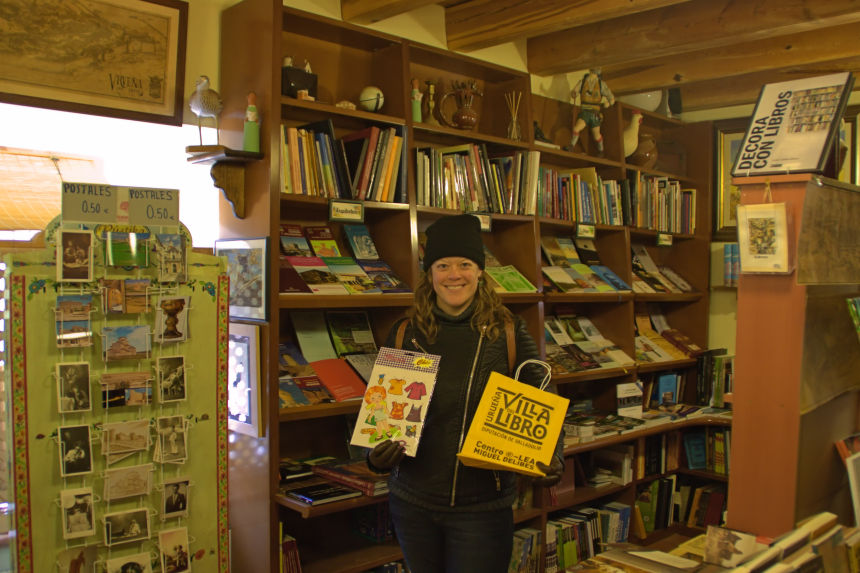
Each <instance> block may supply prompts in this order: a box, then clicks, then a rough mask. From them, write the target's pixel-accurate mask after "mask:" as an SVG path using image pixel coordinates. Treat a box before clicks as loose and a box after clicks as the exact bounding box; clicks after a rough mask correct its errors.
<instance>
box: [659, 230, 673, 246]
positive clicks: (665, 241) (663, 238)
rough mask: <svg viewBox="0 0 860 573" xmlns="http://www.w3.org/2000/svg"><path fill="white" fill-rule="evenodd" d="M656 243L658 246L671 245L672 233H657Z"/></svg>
mask: <svg viewBox="0 0 860 573" xmlns="http://www.w3.org/2000/svg"><path fill="white" fill-rule="evenodd" d="M657 245H658V246H660V247H671V246H672V235H669V234H666V233H657Z"/></svg>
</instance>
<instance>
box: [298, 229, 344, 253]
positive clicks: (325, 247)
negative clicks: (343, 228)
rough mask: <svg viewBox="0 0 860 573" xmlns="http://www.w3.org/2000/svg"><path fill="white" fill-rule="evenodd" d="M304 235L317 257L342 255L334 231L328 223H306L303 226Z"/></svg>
mask: <svg viewBox="0 0 860 573" xmlns="http://www.w3.org/2000/svg"><path fill="white" fill-rule="evenodd" d="M304 233H305V237H306V238H307V240H308V243H309V244H310V246H311V249H313V251H314V256H317V257H340V256H343V255H342V253H341V252H340V248H339V247H338V246H337V241H336V240H335V238H334V233H332V231H331V227H329V226H328V225H308V226H306V227H304Z"/></svg>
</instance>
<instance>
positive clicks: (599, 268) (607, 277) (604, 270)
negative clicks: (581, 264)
mask: <svg viewBox="0 0 860 573" xmlns="http://www.w3.org/2000/svg"><path fill="white" fill-rule="evenodd" d="M591 270H593V271H594V273H595V274H596V275H597V276H599V277H600V278H602V279H603V280H604V281H606V283H607V284H608V285H609V286H611V287H612V288H614V289H615V290H633V289H631V288H630V285H628V284H627V283H626V282H624V281H623V280H621V277H619V276H618V275H616V274H615V273H614V272H613V271H612V269H610V268H609V267H607V266H606V265H591Z"/></svg>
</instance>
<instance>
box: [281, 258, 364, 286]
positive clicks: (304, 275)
mask: <svg viewBox="0 0 860 573" xmlns="http://www.w3.org/2000/svg"><path fill="white" fill-rule="evenodd" d="M286 259H287V262H288V263H289V264H290V265H292V267H293V268H294V269H295V270H296V272H297V273H298V274H299V277H301V279H302V280H303V281H304V282H305V284H306V285H308V286H309V287H310V289H311V291H312V292H314V293H320V294H349V291H348V290H346V287H345V286H344V285H343V284H341V282H340V280H338V278H337V275H336V274H334V273H333V272H332V271H331V269H329V268H328V266H327V265H326V264H325V263H324V262H323V260H322V259H321V258H319V257H286Z"/></svg>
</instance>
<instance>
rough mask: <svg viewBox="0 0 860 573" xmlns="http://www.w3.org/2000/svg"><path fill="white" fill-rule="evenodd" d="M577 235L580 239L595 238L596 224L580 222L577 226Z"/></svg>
mask: <svg viewBox="0 0 860 573" xmlns="http://www.w3.org/2000/svg"><path fill="white" fill-rule="evenodd" d="M576 236H577V237H579V238H580V239H593V238H594V225H583V224H582V223H580V224H579V225H577V226H576Z"/></svg>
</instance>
